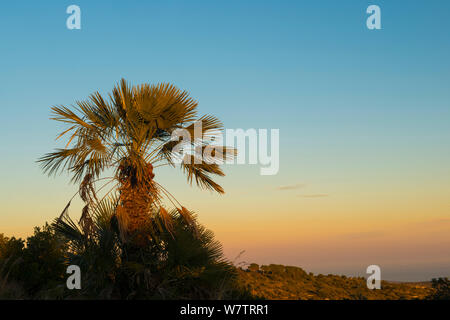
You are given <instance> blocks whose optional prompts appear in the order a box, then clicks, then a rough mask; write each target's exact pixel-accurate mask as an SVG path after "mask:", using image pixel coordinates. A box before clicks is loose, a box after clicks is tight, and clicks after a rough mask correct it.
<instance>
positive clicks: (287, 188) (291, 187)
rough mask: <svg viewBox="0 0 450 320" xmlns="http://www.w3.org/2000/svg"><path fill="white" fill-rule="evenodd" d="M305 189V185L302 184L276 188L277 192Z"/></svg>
mask: <svg viewBox="0 0 450 320" xmlns="http://www.w3.org/2000/svg"><path fill="white" fill-rule="evenodd" d="M304 187H306V184H304V183H297V184H291V185H286V186H280V187H278V188H277V190H295V189H301V188H304Z"/></svg>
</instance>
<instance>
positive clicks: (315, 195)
mask: <svg viewBox="0 0 450 320" xmlns="http://www.w3.org/2000/svg"><path fill="white" fill-rule="evenodd" d="M298 196H299V197H300V198H325V197H328V196H329V194H327V193H314V194H299V195H298Z"/></svg>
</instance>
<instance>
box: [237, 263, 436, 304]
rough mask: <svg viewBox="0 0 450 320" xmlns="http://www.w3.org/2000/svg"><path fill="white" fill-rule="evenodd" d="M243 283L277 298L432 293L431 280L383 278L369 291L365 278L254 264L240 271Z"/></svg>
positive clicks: (389, 296)
mask: <svg viewBox="0 0 450 320" xmlns="http://www.w3.org/2000/svg"><path fill="white" fill-rule="evenodd" d="M238 273H239V279H240V282H241V284H242V285H243V286H244V287H245V288H246V289H247V290H249V291H250V292H251V293H252V294H253V295H255V296H258V297H261V298H263V299H270V300H272V299H276V300H323V299H326V300H346V299H350V300H354V299H356V300H366V299H367V300H373V299H377V300H398V299H402V300H411V299H425V298H426V297H427V296H429V295H430V294H432V292H433V289H432V287H431V283H429V282H420V283H411V282H409V283H400V282H388V281H382V283H381V289H380V290H369V289H368V288H367V285H366V279H365V278H364V277H346V276H339V275H332V274H329V275H322V274H319V275H314V274H312V273H307V272H305V271H304V270H303V269H301V268H299V267H292V266H283V265H275V264H271V265H268V266H265V265H263V266H261V267H259V266H258V265H256V264H251V265H250V266H249V267H248V268H247V269H245V270H244V269H242V268H240V269H239V270H238Z"/></svg>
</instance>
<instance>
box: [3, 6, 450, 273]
mask: <svg viewBox="0 0 450 320" xmlns="http://www.w3.org/2000/svg"><path fill="white" fill-rule="evenodd" d="M71 4H76V5H78V6H80V8H81V15H82V22H81V26H82V29H81V30H68V29H67V28H66V19H67V17H68V14H66V8H67V6H69V5H71ZM370 4H376V5H379V6H380V7H381V13H382V30H373V31H371V30H368V29H367V28H366V19H367V17H368V15H367V14H366V8H367V7H368V5H370ZM449 14H450V2H448V1H406V0H405V1H358V0H354V1H351V0H348V1H339V2H338V1H145V2H144V1H126V2H118V1H117V2H113V1H111V2H107V1H74V2H68V1H43V2H35V1H21V2H10V3H4V2H3V3H2V4H1V5H0V36H1V41H0V57H1V59H0V69H1V73H0V104H1V108H2V120H1V125H0V142H1V144H2V146H3V150H4V151H3V152H2V157H1V158H0V168H1V169H0V175H1V176H0V177H1V179H2V181H3V182H2V184H1V186H0V188H1V189H0V191H1V192H0V193H1V194H2V198H1V201H2V203H3V208H2V205H0V210H1V211H2V212H4V214H3V216H2V217H0V219H1V220H0V225H2V226H6V227H5V228H7V229H6V230H7V233H8V232H9V233H14V232H18V233H23V234H25V233H26V232H27V231H26V230H28V231H29V232H31V230H32V229H31V226H29V224H30V223H35V224H42V223H43V222H45V220H51V218H52V217H54V216H55V215H57V213H56V212H58V210H59V208H60V207H64V205H65V199H66V198H67V196H68V195H69V194H72V193H73V190H74V187H70V188H69V187H68V186H67V179H66V177H61V178H57V179H53V180H51V179H48V178H47V177H45V176H43V175H42V174H41V172H40V170H39V168H38V167H37V165H36V164H35V162H34V161H35V160H36V159H37V158H38V157H39V156H41V155H42V154H43V153H46V152H48V151H50V150H51V149H52V148H54V147H55V145H56V144H55V141H54V138H55V136H56V134H57V132H58V131H59V129H60V127H59V126H58V125H57V124H55V123H52V122H51V121H50V120H48V117H49V108H50V107H51V106H53V105H56V104H65V105H70V104H71V103H73V102H74V101H75V100H77V99H84V98H85V97H87V96H88V95H89V94H90V93H92V92H94V91H97V90H99V91H100V92H101V93H107V92H109V91H110V90H111V88H112V87H113V85H114V84H115V83H116V82H117V81H118V80H119V79H120V78H121V77H125V78H126V79H127V80H128V81H130V82H132V83H134V84H138V83H141V82H152V83H153V82H165V81H168V82H172V83H174V84H176V85H177V86H179V87H180V88H182V89H186V90H189V91H190V93H191V95H192V96H193V97H194V98H196V99H197V100H198V101H199V108H200V111H201V112H202V113H211V114H214V115H216V116H218V117H219V118H220V119H222V120H223V122H224V123H225V126H226V127H227V128H244V129H247V128H279V129H280V139H281V141H280V145H281V154H280V161H281V167H280V172H279V174H278V175H277V176H274V177H267V178H265V179H263V178H262V177H260V176H258V170H259V169H257V168H254V167H248V166H243V167H235V168H230V169H227V172H228V171H229V174H228V176H227V178H226V180H223V181H224V182H223V183H224V185H225V187H226V189H227V187H228V189H231V190H239V191H241V192H242V193H243V192H250V193H251V194H252V197H253V198H251V200H250V198H249V199H247V202H248V201H254V202H255V203H256V202H258V201H260V200H261V201H262V204H260V205H261V206H263V207H266V206H267V205H266V204H264V201H263V200H264V199H263V198H265V199H266V198H267V195H270V196H273V197H274V200H273V202H274V204H273V205H274V206H276V205H279V204H285V203H286V201H288V202H289V204H290V205H289V207H290V210H291V211H292V215H297V214H303V213H305V211H308V210H311V212H312V211H314V210H316V209H317V208H319V207H320V205H319V204H313V205H311V204H310V203H308V204H305V203H298V198H295V199H294V200H292V199H291V200H286V199H285V198H283V197H281V196H279V194H275V191H274V188H276V187H277V186H282V185H295V184H303V183H304V184H307V185H308V186H310V189H308V190H307V192H308V193H309V194H327V195H328V194H330V195H333V197H334V199H340V200H339V201H338V200H336V201H337V202H336V203H333V204H329V205H326V206H325V205H324V207H323V209H322V211H320V210H319V209H317V210H319V211H320V212H326V214H324V215H325V216H326V217H332V218H333V217H334V219H337V220H340V218H341V216H340V215H341V214H342V211H345V208H346V207H345V206H344V207H342V208H340V207H338V206H339V204H342V205H343V203H345V201H347V202H348V201H350V200H349V199H352V198H358V199H360V200H358V201H360V202H364V201H365V200H367V199H368V198H367V197H369V198H370V197H372V198H370V199H372V200H373V199H376V198H380V199H382V200H381V201H382V202H383V203H384V204H385V207H383V208H382V210H383V212H391V211H392V212H394V211H395V208H397V207H398V206H400V204H399V203H400V202H401V201H403V202H407V200H408V197H412V194H413V195H420V194H422V196H423V198H420V196H419V200H420V201H422V202H423V203H430V202H432V203H438V204H436V205H435V206H437V208H436V210H435V211H432V212H427V211H426V210H424V211H420V212H416V213H411V216H412V217H413V218H417V219H419V218H423V219H425V218H426V217H427V216H430V215H431V216H432V218H433V219H435V218H436V219H446V218H447V217H448V215H449V211H448V209H449V204H448V201H446V200H445V197H446V196H447V197H448V192H449V191H450V189H449V183H448V181H449V179H448V178H449V177H450V171H449V167H448V163H449V160H450V148H449V143H448V142H449V139H450V126H449V120H450V99H449V98H450V90H449V83H450V81H449V80H450V60H449V59H448V57H449V56H450V41H449V39H450V37H449V28H450V24H449V22H448V21H449V20H448V19H449V18H448V17H449ZM176 173H177V174H178V173H179V172H176ZM168 179H169V184H170V183H171V182H170V181H172V180H171V179H172V176H170V177H169V176H168ZM174 179H175V178H174ZM174 181H175V180H174ZM243 181H245V183H243ZM261 186H262V187H261ZM172 187H173V188H174V189H175V190H176V191H177V192H178V194H182V196H181V197H184V191H183V187H184V186H183V187H179V186H178V185H177V184H176V183H175V182H174V183H173V186H172ZM258 188H266V189H263V191H261V189H258ZM271 188H272V189H271ZM252 190H253V191H252ZM405 190H408V192H412V193H408V192H406V191H405ZM19 192H22V193H21V195H20V197H19V196H18V193H19ZM252 192H254V194H253V193H252ZM261 192H263V193H264V192H266V196H265V197H261V196H258V195H260V194H261ZM364 192H366V193H364ZM377 192H381V193H380V194H377ZM392 193H394V194H397V193H398V196H397V197H394V200H392V201H394V202H395V201H398V203H397V202H395V203H394V204H392V203H391V202H389V201H390V200H388V199H387V198H386V197H389V196H390V194H392ZM189 195H191V194H190V193H189ZM350 195H351V196H350ZM369 195H370V196H369ZM55 196H56V197H57V199H61V200H60V201H54V202H57V203H52V204H47V203H45V204H44V201H49V200H52V199H54V197H55ZM296 196H297V195H296V194H293V195H292V197H296ZM340 196H342V197H341V198H340ZM193 197H196V198H195V199H199V200H198V202H195V201H194V205H198V206H199V211H200V214H201V213H202V209H203V207H202V203H201V202H200V201H203V200H200V199H201V197H203V193H198V194H197V193H196V194H195V196H193ZM205 197H207V200H206V201H207V203H212V201H218V200H217V198H216V197H213V196H211V195H206V196H205ZM258 197H259V198H258ZM383 197H384V198H383ZM187 198H188V196H187V195H186V199H187ZM238 198H239V195H233V192H231V195H230V197H229V198H226V200H221V201H228V202H239V201H246V200H245V199H241V200H238ZM330 198H332V197H331V196H330ZM239 199H240V198H239ZM383 199H384V200H383ZM395 199H397V200H395ZM399 199H400V200H399ZM401 199H403V200H401ZM208 201H210V202H208ZM313 201H325V202H326V201H331V200H328V199H322V200H320V199H317V200H313ZM373 201H375V200H373ZM23 202H26V203H28V202H29V203H31V204H32V205H34V206H35V208H36V211H37V212H36V213H30V212H28V211H29V210H28V209H29V207H27V206H25V205H22V206H17V203H23ZM228 202H227V203H228ZM403 202H401V203H403ZM316 203H317V202H316ZM255 206H256V205H255ZM347 206H350V205H349V204H348V203H347ZM390 206H391V207H390ZM334 207H336V208H337V209H336V213H333V212H334V211H333V210H332V209H330V208H334ZM431 207H433V206H431ZM315 208H316V209H315ZM358 208H359V207H358ZM361 208H363V207H362V205H361ZM361 208H359V209H361ZM402 208H403V207H402ZM405 208H406V207H405ZM405 208H403V209H404V211H405V212H404V213H398V214H397V215H396V214H395V213H392V214H393V215H394V216H395V219H397V220H398V221H409V220H408V219H411V216H409V215H408V214H407V213H406V212H407V210H406V209H405ZM194 209H195V208H194ZM234 209H235V208H234V207H233V210H234ZM403 209H402V210H403ZM203 210H206V209H203ZM258 210H259V209H258V208H257V206H256V207H255V209H254V211H255V212H257V211H258ZM402 210H399V212H403V211H402ZM24 211H27V212H24ZM53 211H55V212H53ZM369 211H370V210H369ZM44 212H45V213H44ZM364 212H365V211H364V210H362V211H361V212H360V216H363V217H365V218H364V219H367V221H372V222H373V221H378V220H376V219H377V216H376V214H375V213H373V216H371V214H372V213H370V214H367V215H368V216H367V217H366V216H364V215H365V214H366V213H364ZM237 214H241V213H236V215H237ZM267 214H268V215H269V213H267ZM384 214H386V215H387V213H383V214H381V216H383V215H384ZM204 215H205V221H206V222H207V223H209V225H211V228H212V229H213V230H216V229H218V230H219V231H217V234H218V236H219V238H220V236H222V238H220V239H221V240H223V242H224V245H225V248H228V247H230V248H234V247H233V245H231V244H230V245H229V246H228V247H227V241H226V239H227V236H228V235H227V234H226V233H225V231H223V232H222V233H221V231H220V230H222V229H221V228H222V225H223V221H222V220H220V219H219V218H208V217H209V216H208V215H207V214H206V213H205V214H204ZM255 215H256V213H250V216H252V217H254V216H255ZM355 215H356V213H355ZM43 217H44V218H45V219H43ZM285 218H286V219H287V220H289V219H290V218H292V216H289V215H287V216H286V217H285ZM354 218H355V216H352V215H351V214H346V215H344V216H342V220H343V221H346V220H345V219H354ZM214 219H219V220H214ZM261 219H262V220H263V221H271V220H270V218H269V217H266V218H261ZM264 219H266V220H264ZM317 219H319V220H320V216H319V217H318V218H317ZM356 219H360V218H356ZM379 219H383V218H382V217H380V218H379ZM392 219H394V218H392ZM402 219H403V220H402ZM397 220H396V221H397ZM232 221H233V220H232V218H230V223H231V222H232ZM361 221H366V220H361ZM380 221H381V220H380ZM378 222H379V221H378ZM378 222H377V223H378ZM361 223H362V222H361ZM399 223H400V222H399ZM360 227H361V226H360V225H358V226H356V225H355V228H360ZM0 231H1V230H0ZM319 231H320V230H319ZM369 231H370V230H369ZM369 231H368V232H369ZM2 232H3V231H2ZM255 232H256V231H255ZM280 232H281V231H280ZM286 241H287V240H286ZM295 241H297V240H295ZM311 241H312V240H311ZM436 241H438V240H436ZM439 241H440V243H442V241H444V244H448V243H450V239H449V238H448V237H446V238H445V237H444V238H442V239H441V238H439ZM261 245H262V244H260V243H255V247H257V246H261ZM290 245H292V243H290ZM280 246H282V244H280ZM233 250H234V251H233ZM233 250H232V249H230V252H232V253H233V252H235V251H237V250H238V249H237V247H236V249H233ZM399 250H400V249H399ZM447 252H448V248H447ZM249 254H250V256H249V257H248V258H247V260H248V259H250V260H251V259H253V260H258V259H259V260H258V261H263V262H264V261H265V260H264V259H265V258H264V257H265V256H267V255H269V256H270V253H266V254H265V255H264V254H263V253H261V254H260V255H257V254H255V256H252V255H251V253H249ZM411 257H412V256H411ZM437 258H439V256H438V255H437V256H436V261H437V260H439V259H437ZM277 259H279V260H280V261H272V262H280V263H285V262H286V263H287V262H289V263H291V264H299V265H300V264H301V263H302V261H301V259H300V258H298V259H297V258H295V257H293V258H292V257H287V256H286V255H285V256H283V255H282V254H281V256H277ZM311 259H313V257H312V258H311ZM411 259H412V258H411ZM268 260H270V259H268ZM405 260H407V257H405ZM317 261H319V260H317ZM268 262H270V261H268ZM327 263H328V262H327ZM389 263H390V262H389ZM392 263H393V264H394V265H395V261H394V262H392ZM444 263H450V262H449V261H444ZM328 265H330V266H331V267H330V269H332V266H333V265H332V264H331V262H330V263H329V264H328ZM449 265H450V264H449ZM431 267H432V266H431ZM431 267H430V268H431ZM310 268H311V269H313V270H312V271H314V270H322V269H321V268H322V267H321V264H320V263H319V262H317V263H316V264H314V263H311V266H310ZM336 268H338V269H339V270H343V272H347V273H352V272H353V273H355V272H357V271H358V270H359V269H356V268H352V267H351V266H347V265H346V266H345V268H344V267H342V268H341V267H339V266H336ZM427 268H428V267H427ZM436 268H438V267H436ZM439 268H441V265H440V266H439ZM436 270H438V269H436ZM439 270H440V269H439ZM329 271H330V272H333V270H329ZM396 272H397V273H396ZM411 272H412V271H411ZM414 272H415V273H414V276H412V275H411V276H408V277H413V278H414V279H421V277H424V274H423V273H420V272H416V271H414ZM392 274H395V275H397V274H398V270H397V271H396V270H393V271H392ZM427 276H428V275H427Z"/></svg>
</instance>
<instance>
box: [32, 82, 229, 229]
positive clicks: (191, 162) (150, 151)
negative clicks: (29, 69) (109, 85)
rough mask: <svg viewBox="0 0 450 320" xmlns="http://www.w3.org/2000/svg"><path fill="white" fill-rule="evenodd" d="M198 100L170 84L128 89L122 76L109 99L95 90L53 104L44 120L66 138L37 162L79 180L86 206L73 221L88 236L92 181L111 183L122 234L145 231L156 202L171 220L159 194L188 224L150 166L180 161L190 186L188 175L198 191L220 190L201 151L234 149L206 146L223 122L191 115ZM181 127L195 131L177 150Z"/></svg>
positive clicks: (215, 168)
mask: <svg viewBox="0 0 450 320" xmlns="http://www.w3.org/2000/svg"><path fill="white" fill-rule="evenodd" d="M197 105H198V103H197V102H196V101H195V100H193V99H192V98H191V97H190V96H189V94H188V93H187V92H186V91H181V90H180V89H178V88H176V87H175V86H174V85H172V84H157V85H149V84H142V85H137V86H130V85H129V84H127V82H126V81H125V80H124V79H122V80H121V81H120V83H119V84H117V85H116V86H115V87H114V89H113V90H112V93H111V94H109V99H105V98H104V97H103V96H102V95H101V94H100V93H98V92H95V93H94V94H92V95H90V96H89V98H88V99H87V100H85V101H77V102H76V103H75V106H73V107H72V108H68V107H65V106H55V107H53V108H52V115H53V117H52V118H51V119H52V120H57V121H60V122H63V123H66V124H68V128H67V129H66V130H65V131H63V132H62V133H61V134H60V135H59V136H58V138H61V137H62V136H67V137H68V140H67V145H66V146H65V148H63V149H57V150H56V151H55V152H52V153H48V154H46V155H45V156H43V157H42V158H40V159H39V162H40V163H41V165H42V168H43V170H44V172H46V173H48V174H49V175H51V174H56V173H61V172H63V171H68V172H69V173H70V174H71V175H72V182H75V183H79V186H80V188H79V194H80V196H81V198H82V200H83V201H85V203H86V206H85V207H84V209H83V212H82V216H81V219H80V225H81V226H82V228H83V229H84V230H85V232H86V233H87V234H88V233H89V232H90V229H92V228H93V227H94V224H93V222H92V219H91V218H90V214H89V212H90V211H91V210H92V207H93V206H95V205H96V203H98V202H99V200H98V199H97V194H96V192H97V191H98V190H99V189H96V188H95V183H96V182H97V181H100V180H109V181H107V183H110V182H115V184H114V185H113V187H112V188H111V190H110V191H109V192H116V193H117V194H118V201H117V205H116V208H115V217H116V218H117V220H118V222H119V226H120V230H121V234H122V236H123V237H124V238H126V237H127V236H131V235H136V234H139V233H140V231H142V230H144V229H145V228H144V227H145V226H146V225H148V222H149V220H151V216H152V212H154V209H155V207H158V208H159V211H160V212H159V213H160V215H161V216H162V217H164V223H165V224H167V226H170V225H171V219H172V218H171V215H169V214H168V213H167V210H165V209H164V207H163V203H162V198H163V197H164V198H166V199H168V200H169V201H170V202H171V203H172V204H173V205H174V206H175V207H176V208H177V209H178V212H179V214H180V215H181V216H182V217H184V218H185V219H186V220H187V221H191V222H192V221H193V219H192V217H190V213H189V211H188V210H187V209H185V207H184V206H182V205H181V204H180V203H179V202H178V201H177V200H176V199H175V198H174V197H173V196H172V195H171V194H170V193H169V192H168V191H167V190H166V189H165V188H164V187H163V186H162V185H161V184H159V183H158V182H157V181H156V180H155V173H154V170H155V169H156V168H158V167H160V166H164V165H170V166H175V163H178V162H180V161H181V163H180V166H181V168H182V169H183V171H184V172H185V173H186V174H187V179H188V182H189V183H190V184H192V182H193V181H194V180H195V182H196V184H197V185H198V186H200V187H201V188H205V189H210V190H213V191H216V192H218V193H224V190H223V188H222V187H221V186H220V185H219V184H217V183H216V182H214V181H213V180H212V178H211V176H212V175H216V176H224V173H223V171H222V170H221V169H220V163H217V162H207V161H204V160H203V159H202V158H201V155H202V152H204V151H205V150H207V149H208V148H209V149H211V148H212V149H213V150H212V152H210V154H214V155H215V157H216V159H217V158H220V159H223V160H225V159H228V158H229V157H232V156H234V155H235V150H234V149H230V148H226V147H218V146H212V145H211V140H212V139H210V137H211V135H214V134H217V133H220V131H221V130H222V129H223V127H222V123H221V122H220V121H219V120H218V119H217V118H216V117H214V116H211V115H206V116H202V117H200V118H198V117H197ZM197 128H199V129H197ZM181 129H183V130H185V132H188V133H189V135H190V137H194V131H195V130H200V133H201V134H200V136H199V137H194V139H191V140H189V141H188V142H186V141H185V140H183V142H182V143H181V147H182V149H183V150H184V151H183V153H180V152H178V151H176V150H175V149H174V147H175V146H180V144H179V141H177V140H176V139H173V134H175V133H176V132H177V130H181ZM208 137H209V138H208ZM177 150H179V149H177ZM210 151H211V150H210ZM175 160H178V161H175ZM106 171H108V172H110V171H112V172H113V174H112V176H111V177H104V175H105V172H106ZM102 188H103V187H102ZM69 205H70V202H69V204H68V206H69ZM68 206H67V207H68ZM67 207H66V208H67ZM63 213H64V212H63Z"/></svg>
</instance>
